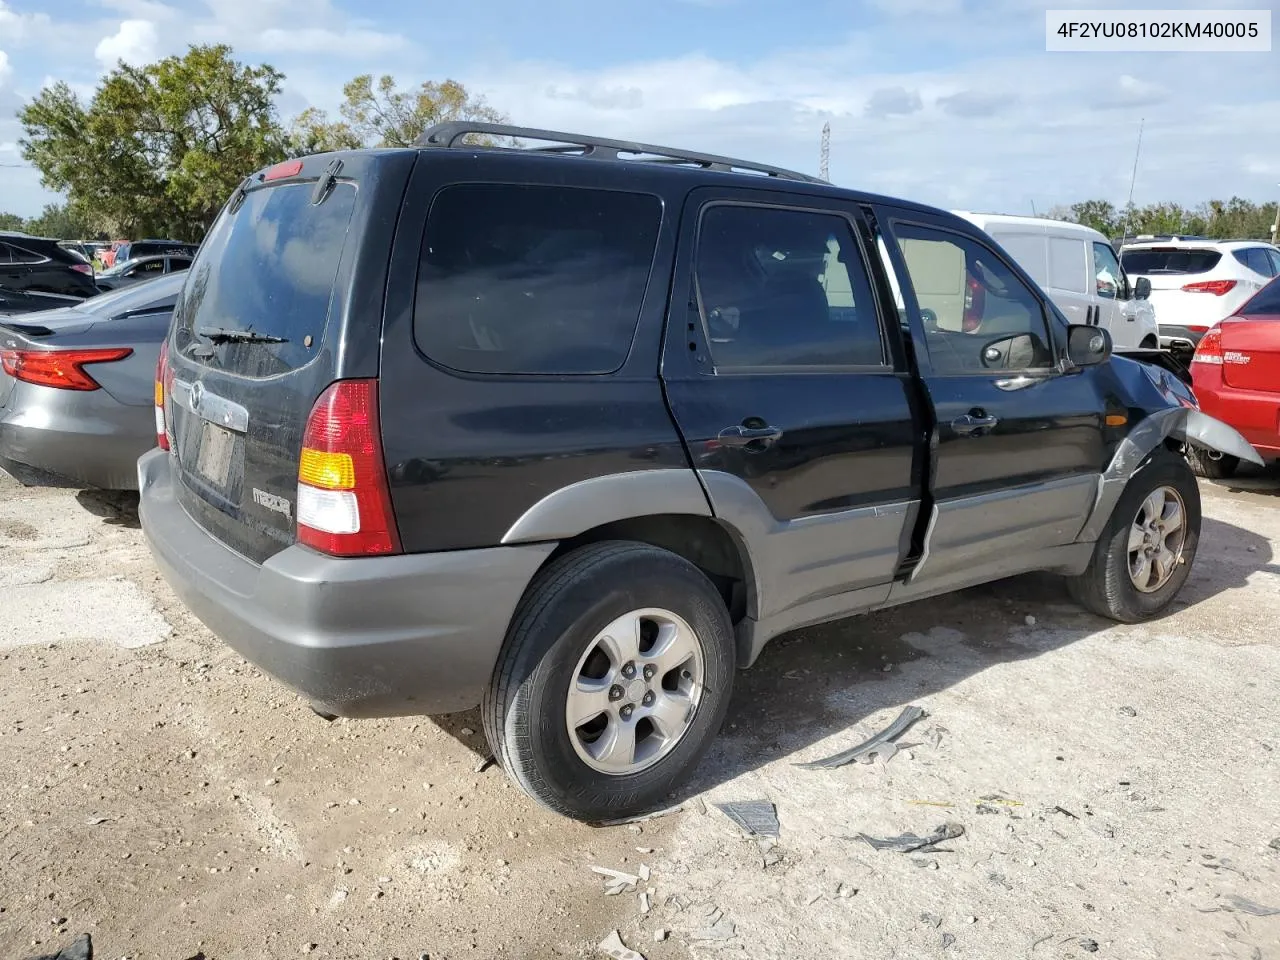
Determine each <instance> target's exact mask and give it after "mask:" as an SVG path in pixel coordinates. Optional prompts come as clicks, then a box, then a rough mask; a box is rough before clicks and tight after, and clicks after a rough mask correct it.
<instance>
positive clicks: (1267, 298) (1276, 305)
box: [1240, 280, 1280, 317]
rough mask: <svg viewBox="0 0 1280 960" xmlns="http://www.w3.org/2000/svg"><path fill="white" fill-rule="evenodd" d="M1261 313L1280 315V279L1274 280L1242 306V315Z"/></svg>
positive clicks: (1252, 315)
mask: <svg viewBox="0 0 1280 960" xmlns="http://www.w3.org/2000/svg"><path fill="white" fill-rule="evenodd" d="M1261 314H1274V315H1276V316H1280V280H1272V281H1271V282H1270V283H1268V284H1267V285H1266V286H1265V287H1263V288H1262V289H1261V290H1259V291H1258V292H1257V293H1255V294H1254V295H1253V299H1252V300H1250V301H1249V302H1248V303H1246V304H1245V305H1244V306H1243V307H1241V308H1240V315H1241V316H1242V317H1256V316H1260V315H1261Z"/></svg>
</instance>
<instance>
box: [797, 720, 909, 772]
mask: <svg viewBox="0 0 1280 960" xmlns="http://www.w3.org/2000/svg"><path fill="white" fill-rule="evenodd" d="M924 716H925V712H924V709H923V708H922V707H917V706H915V705H912V706H909V707H904V708H903V711H902V712H901V713H900V714H898V718H897V719H896V720H894V721H893V723H891V724H889V726H887V727H885V728H884V729H883V730H881V731H880V732H879V733H877V734H876V735H875V736H873V737H870V738H868V739H867V740H864V741H863V742H862V743H860V744H858V745H857V746H856V747H850V748H849V749H848V750H841V751H840V752H839V753H835V754H832V755H831V756H829V757H826V758H825V759H822V760H813V761H810V762H809V763H797V764H796V766H797V767H801V768H803V769H805V770H833V769H835V768H836V767H843V766H844V765H845V764H847V763H852V762H853V761H854V760H862V759H864V758H870V757H871V756H872V754H876V753H880V754H881V759H882V761H883V762H885V763H887V762H888V761H889V760H890V759H892V758H893V756H894V755H895V754H896V753H897V752H898V748H897V747H896V746H894V745H893V741H895V740H897V739H898V738H899V737H900V736H902V735H903V734H904V733H906V732H907V731H908V730H909V729H910V728H911V726H912V724H914V723H915V722H916V721H917V720H920V719H921V718H922V717H924Z"/></svg>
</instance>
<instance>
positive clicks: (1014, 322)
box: [893, 224, 1053, 374]
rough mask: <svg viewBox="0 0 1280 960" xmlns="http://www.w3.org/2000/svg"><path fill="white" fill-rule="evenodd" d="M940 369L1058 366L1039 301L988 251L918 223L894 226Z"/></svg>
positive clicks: (969, 370)
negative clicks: (1054, 358) (1054, 360)
mask: <svg viewBox="0 0 1280 960" xmlns="http://www.w3.org/2000/svg"><path fill="white" fill-rule="evenodd" d="M893 232H894V234H895V236H897V238H898V245H899V247H901V249H902V256H903V259H904V260H905V261H906V263H907V272H908V274H909V275H910V280H911V286H912V287H913V288H914V290H915V294H916V301H917V303H918V304H919V307H920V314H921V319H922V321H923V322H924V327H925V333H926V337H927V342H928V347H929V357H930V360H931V361H932V363H933V367H934V369H935V370H936V371H937V372H938V373H941V374H956V373H984V372H988V371H990V372H1005V371H1009V370H1019V369H1022V370H1029V369H1038V368H1044V367H1049V366H1051V365H1052V364H1053V352H1052V349H1051V347H1050V342H1049V336H1048V329H1047V327H1046V326H1045V318H1044V312H1043V310H1042V308H1041V304H1040V300H1039V298H1038V297H1037V296H1036V295H1035V294H1034V293H1032V292H1031V290H1030V289H1029V288H1028V287H1027V286H1026V284H1024V283H1023V282H1022V281H1021V280H1019V279H1018V278H1017V277H1016V276H1015V275H1014V273H1013V271H1012V270H1010V269H1009V268H1008V266H1006V265H1005V263H1004V262H1003V261H1001V260H1000V258H999V257H997V256H996V255H995V253H994V251H992V250H989V249H988V248H987V247H985V246H983V245H981V244H979V243H976V242H974V241H973V240H971V239H969V238H968V237H962V236H960V235H958V234H953V233H948V232H946V231H943V230H934V229H931V228H928V227H921V226H916V225H914V224H896V225H895V226H894V228H893Z"/></svg>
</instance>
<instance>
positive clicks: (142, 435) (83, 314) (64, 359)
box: [0, 274, 185, 490]
mask: <svg viewBox="0 0 1280 960" xmlns="http://www.w3.org/2000/svg"><path fill="white" fill-rule="evenodd" d="M184 279H185V278H184V277H183V276H182V275H181V274H173V275H170V276H165V277H160V278H159V279H157V280H148V281H145V282H143V283H138V284H134V285H133V286H131V287H128V288H126V289H124V290H120V291H117V292H114V293H104V294H102V295H101V296H97V297H93V298H92V299H90V300H85V301H82V302H81V303H80V304H78V305H76V306H73V307H69V308H64V309H61V310H46V311H43V312H40V313H29V314H26V315H24V316H22V317H0V458H3V459H7V460H16V461H17V462H19V463H25V464H27V465H29V466H33V467H39V468H40V469H42V470H47V471H49V472H50V473H55V474H60V475H62V476H64V477H68V478H71V479H73V480H77V481H79V482H80V483H83V484H86V485H88V486H92V487H104V488H107V489H120V490H127V489H133V488H136V486H137V482H138V468H137V465H138V457H139V456H141V455H142V454H143V453H145V452H146V451H147V450H149V449H151V448H152V447H153V446H155V442H156V430H155V418H154V412H155V406H154V401H155V393H154V390H155V366H156V359H157V357H158V355H159V353H160V344H161V342H162V341H163V340H164V337H165V333H166V332H167V331H168V329H169V319H170V317H171V315H172V313H173V304H174V301H175V300H176V299H177V296H178V291H179V290H181V289H182V283H183V281H184Z"/></svg>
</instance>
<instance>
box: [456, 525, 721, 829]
mask: <svg viewBox="0 0 1280 960" xmlns="http://www.w3.org/2000/svg"><path fill="white" fill-rule="evenodd" d="M734 660H735V651H734V640H733V626H732V624H731V623H730V621H729V613H728V610H727V609H726V607H725V604H724V601H723V599H722V598H721V597H720V594H719V593H718V592H717V591H716V589H715V587H714V586H712V584H711V582H710V581H709V580H708V579H707V578H706V576H705V575H703V573H702V572H701V571H700V570H698V568H697V567H695V566H693V565H692V564H691V563H689V562H688V561H687V560H685V559H683V558H682V557H678V556H676V555H675V554H673V553H670V552H668V551H666V550H661V549H658V548H657V547H652V546H649V545H647V544H642V543H632V542H624V541H609V542H604V543H596V544H590V545H588V546H586V547H583V548H581V549H578V550H574V551H573V552H571V553H567V554H565V555H564V556H562V557H560V558H558V559H557V560H555V561H554V562H552V563H551V564H550V565H548V566H547V567H546V569H544V570H542V571H540V572H539V573H538V575H537V576H536V577H535V578H534V581H533V583H532V584H530V586H529V589H528V590H527V591H526V593H525V596H524V598H523V599H522V600H521V601H520V605H519V606H518V607H517V608H516V613H515V616H514V617H513V618H512V621H511V625H510V627H509V628H508V631H507V637H506V640H505V642H504V644H503V647H502V651H501V653H500V654H499V657H498V663H497V665H496V667H495V669H494V674H493V680H492V682H491V683H490V685H489V689H488V691H487V692H486V694H485V698H484V703H483V705H482V707H481V712H482V716H483V721H484V728H485V734H486V736H487V737H488V739H489V744H490V746H491V747H492V748H493V752H494V755H495V756H496V757H497V758H498V760H499V761H500V762H501V763H502V766H503V768H504V769H505V770H506V771H507V774H508V775H509V776H510V777H511V779H512V780H513V781H514V782H515V783H516V785H517V786H519V787H520V788H521V789H522V790H524V791H525V792H526V793H527V794H529V795H530V796H531V797H533V798H534V799H535V800H536V801H538V802H539V803H540V804H542V805H543V806H545V807H547V808H549V809H551V810H553V811H555V812H556V813H560V814H563V815H565V816H568V817H573V818H574V819H578V820H585V821H588V822H598V821H601V820H613V819H622V818H625V817H629V816H634V815H639V814H642V813H647V812H651V811H652V810H654V809H655V808H657V807H658V806H660V805H661V804H663V802H664V801H665V800H666V799H667V797H668V795H669V794H670V793H671V792H672V791H673V790H674V789H676V788H677V787H678V786H679V785H680V784H681V783H682V782H683V781H684V780H686V779H687V777H688V775H689V773H690V772H691V771H692V769H693V768H694V767H695V766H696V765H697V763H698V762H699V760H701V758H702V756H703V754H704V753H705V752H706V750H707V748H708V747H709V746H710V744H711V742H712V740H714V739H715V736H716V734H717V733H718V732H719V729H720V726H721V724H722V723H723V721H724V715H725V712H726V710H727V709H728V705H729V695H730V693H731V691H732V686H733V671H734Z"/></svg>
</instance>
